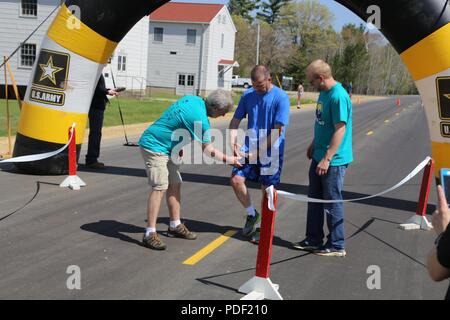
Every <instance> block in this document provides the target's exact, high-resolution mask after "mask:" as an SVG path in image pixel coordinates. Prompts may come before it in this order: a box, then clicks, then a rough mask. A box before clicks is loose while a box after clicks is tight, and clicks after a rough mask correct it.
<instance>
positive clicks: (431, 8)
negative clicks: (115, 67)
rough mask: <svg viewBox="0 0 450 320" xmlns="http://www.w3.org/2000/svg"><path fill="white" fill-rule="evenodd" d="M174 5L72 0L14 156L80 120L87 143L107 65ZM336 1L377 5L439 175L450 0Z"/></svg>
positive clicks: (448, 122)
mask: <svg viewBox="0 0 450 320" xmlns="http://www.w3.org/2000/svg"><path fill="white" fill-rule="evenodd" d="M167 2H169V1H167V0H128V1H121V0H67V1H65V4H63V5H62V7H61V9H60V11H59V13H58V15H57V17H56V18H55V20H54V22H53V24H52V25H51V26H50V28H49V30H48V32H47V35H46V37H45V39H44V40H43V43H42V46H41V51H40V54H39V57H38V59H37V60H38V61H37V63H36V65H35V69H34V72H33V73H32V76H31V79H30V83H29V85H28V88H27V92H26V96H25V99H24V105H23V108H22V113H21V115H20V121H19V127H18V133H17V139H16V143H15V146H14V156H21V155H29V154H37V153H43V152H48V151H53V150H56V149H57V148H59V147H61V146H62V145H64V144H65V143H66V142H67V130H68V128H69V127H70V126H71V125H72V123H73V122H75V123H77V128H78V130H77V142H78V143H79V142H81V141H83V136H84V128H85V127H86V122H87V113H88V111H89V110H88V109H89V106H90V101H91V96H92V94H93V92H94V89H95V86H96V83H97V81H98V78H99V77H100V72H101V70H102V68H103V65H104V64H105V63H106V62H107V61H108V59H109V58H110V56H111V54H112V53H113V51H114V49H115V48H116V46H117V44H118V42H120V40H121V39H122V38H123V37H124V36H125V35H126V33H127V32H128V31H129V30H130V29H131V28H132V27H133V25H134V24H135V23H137V22H138V21H139V20H140V19H141V18H142V17H144V16H145V15H148V14H150V13H151V12H152V11H154V10H156V9H157V8H159V7H160V6H162V5H163V4H165V3H167ZM336 2H338V3H340V4H342V5H344V6H345V7H347V8H348V9H350V10H351V11H353V12H354V13H356V14H357V15H358V16H359V17H361V18H362V19H363V20H365V21H367V19H368V18H369V17H370V16H371V15H372V11H371V9H370V8H373V6H374V5H375V6H378V7H377V8H379V12H380V18H381V21H380V27H381V32H382V33H383V34H384V36H385V37H386V38H387V39H388V40H389V41H390V43H391V44H392V45H393V46H394V48H395V49H396V50H397V52H398V53H399V54H400V56H401V58H402V59H403V61H404V63H405V64H406V66H407V67H408V69H409V71H410V72H411V74H412V77H413V78H414V80H415V82H416V85H417V87H418V89H419V92H420V95H421V97H422V101H423V103H424V106H425V109H426V115H427V119H428V127H429V131H430V137H431V144H432V156H433V158H434V159H435V161H436V172H435V175H436V177H438V176H439V169H440V168H443V167H450V23H449V22H450V6H449V5H448V1H445V0H390V1H385V0H336ZM77 13H79V14H80V15H79V14H77ZM43 94H44V95H43ZM43 96H45V97H47V98H49V99H47V100H49V101H44V99H42V97H43ZM50 98H51V99H50ZM80 147H81V145H80V144H79V145H78V146H77V148H78V150H79V149H80ZM17 166H18V168H19V169H20V170H22V171H24V172H26V173H31V174H63V173H66V171H67V153H66V154H60V155H58V156H55V157H53V158H51V159H48V160H42V161H37V162H30V163H22V164H17Z"/></svg>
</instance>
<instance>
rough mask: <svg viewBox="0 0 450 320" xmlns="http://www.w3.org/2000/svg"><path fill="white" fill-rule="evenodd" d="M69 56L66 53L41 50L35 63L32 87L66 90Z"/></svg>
mask: <svg viewBox="0 0 450 320" xmlns="http://www.w3.org/2000/svg"><path fill="white" fill-rule="evenodd" d="M69 62H70V56H69V55H68V54H66V53H61V52H56V51H50V50H46V49H42V50H41V52H40V54H39V58H38V61H37V66H36V71H35V73H34V78H33V87H42V88H46V89H52V90H60V91H64V90H66V86H67V76H68V74H69Z"/></svg>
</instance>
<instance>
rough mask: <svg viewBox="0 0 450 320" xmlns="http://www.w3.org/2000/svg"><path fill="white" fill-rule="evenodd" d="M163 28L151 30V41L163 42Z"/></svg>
mask: <svg viewBox="0 0 450 320" xmlns="http://www.w3.org/2000/svg"><path fill="white" fill-rule="evenodd" d="M163 36H164V28H154V29H153V41H154V42H163V38H164V37H163Z"/></svg>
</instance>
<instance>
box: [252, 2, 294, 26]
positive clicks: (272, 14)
mask: <svg viewBox="0 0 450 320" xmlns="http://www.w3.org/2000/svg"><path fill="white" fill-rule="evenodd" d="M291 1H292V0H263V1H262V2H261V6H260V9H261V11H260V12H258V13H257V15H258V17H260V18H261V19H262V20H264V21H266V22H267V23H268V24H270V25H273V24H274V23H276V22H278V21H279V20H280V18H281V16H280V12H281V8H282V7H283V6H284V5H286V4H288V3H290V2H291Z"/></svg>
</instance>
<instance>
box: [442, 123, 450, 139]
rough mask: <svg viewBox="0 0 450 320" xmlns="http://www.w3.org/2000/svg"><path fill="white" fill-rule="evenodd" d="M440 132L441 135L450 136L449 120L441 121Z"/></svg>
mask: <svg viewBox="0 0 450 320" xmlns="http://www.w3.org/2000/svg"><path fill="white" fill-rule="evenodd" d="M441 134H442V136H443V137H447V138H450V122H441Z"/></svg>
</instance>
